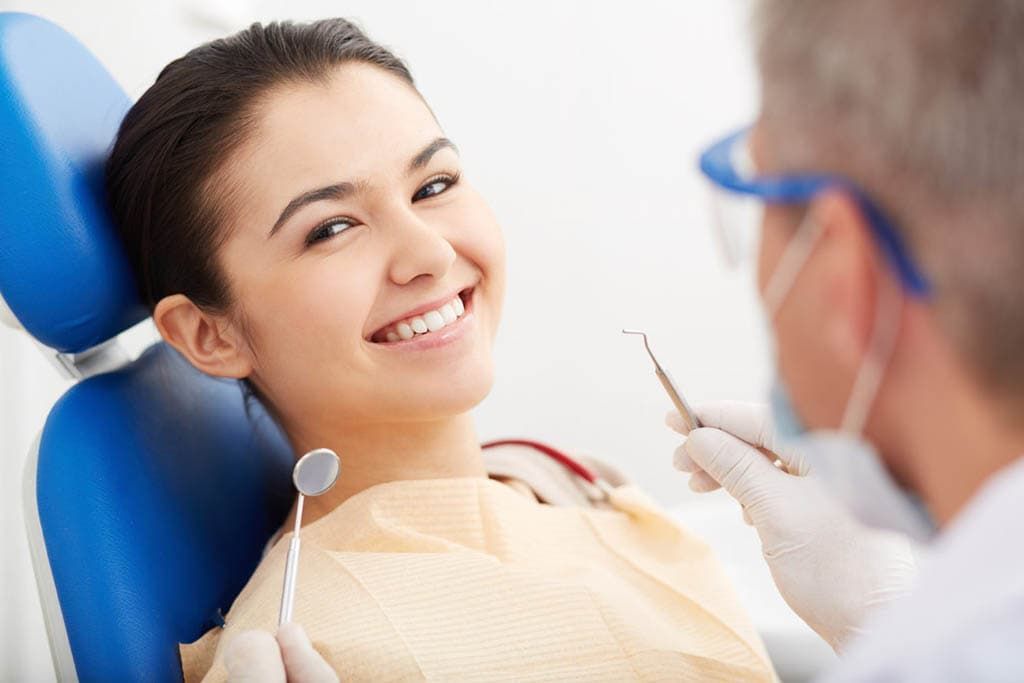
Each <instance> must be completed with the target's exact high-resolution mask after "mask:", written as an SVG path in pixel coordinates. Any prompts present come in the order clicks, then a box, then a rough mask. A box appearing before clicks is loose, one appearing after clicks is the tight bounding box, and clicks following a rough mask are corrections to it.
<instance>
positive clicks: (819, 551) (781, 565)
mask: <svg viewBox="0 0 1024 683" xmlns="http://www.w3.org/2000/svg"><path fill="white" fill-rule="evenodd" d="M697 416H698V418H699V419H700V421H701V423H702V424H703V425H704V427H703V428H700V429H695V430H694V431H692V432H690V434H689V436H688V437H687V439H686V441H685V442H684V443H683V445H682V446H680V447H679V448H678V449H677V450H676V453H675V466H676V468H677V469H680V470H683V471H684V472H690V473H692V474H691V478H690V488H692V489H693V490H695V491H697V492H704V491H711V490H714V489H716V488H718V487H719V486H721V487H722V488H723V489H725V491H726V492H727V493H728V494H729V495H731V496H732V497H733V498H735V499H736V500H737V501H738V502H739V503H740V505H741V506H743V511H744V519H746V521H747V523H749V524H751V525H753V526H754V528H755V529H756V530H757V533H758V536H760V538H761V550H762V553H763V554H764V558H765V560H766V561H767V563H768V568H769V569H770V570H771V573H772V578H773V579H774V580H775V585H776V586H777V587H778V589H779V592H780V593H781V594H782V597H783V598H784V599H785V600H786V602H787V603H788V604H789V606H790V607H791V608H792V609H793V611H794V612H796V613H797V615H799V616H800V618H801V619H803V620H804V621H805V622H807V624H808V625H809V626H810V627H811V628H813V629H814V630H815V631H816V632H817V633H818V634H819V635H820V636H821V637H822V638H824V639H825V640H826V641H827V642H828V643H829V644H830V645H831V646H832V648H833V649H835V650H837V651H838V650H839V649H841V647H842V646H843V645H844V644H845V643H847V642H849V640H850V639H851V638H852V637H853V636H854V635H856V634H858V633H859V632H860V631H861V625H862V624H863V622H864V620H865V617H866V616H867V615H868V613H869V612H871V611H872V610H874V609H876V608H877V607H879V606H880V605H883V604H886V603H889V602H891V601H893V600H895V599H897V598H898V597H900V596H902V595H904V594H905V593H907V592H909V590H910V588H911V587H912V584H913V581H914V579H915V577H916V575H917V562H916V559H915V554H914V548H913V546H912V544H911V542H910V540H909V539H908V538H906V537H904V536H902V535H900V534H896V533H892V532H889V531H883V530H877V529H871V528H869V527H866V526H864V525H863V524H861V523H860V522H858V521H857V520H856V519H855V518H854V517H853V516H852V515H851V514H850V513H849V512H848V511H847V510H846V508H845V507H843V506H842V505H841V504H840V503H839V502H838V501H836V500H834V499H833V498H832V497H831V496H830V495H829V494H828V491H827V490H826V489H825V488H824V487H823V486H822V485H821V484H820V483H819V482H817V481H815V479H814V473H813V468H812V467H811V465H810V464H809V463H808V462H807V461H806V460H805V459H804V458H803V457H801V456H800V455H799V454H793V453H784V452H778V451H777V450H776V449H775V441H774V427H773V425H772V421H771V413H770V411H769V409H768V407H767V406H763V405H757V404H750V403H736V402H720V403H712V404H706V405H703V406H700V407H699V408H698V410H697ZM667 422H668V424H669V426H670V427H672V428H674V429H675V430H676V431H680V432H681V431H682V430H683V426H682V425H683V423H682V419H681V418H680V417H679V415H678V414H677V413H674V412H673V413H670V414H669V416H668V419H667ZM776 458H777V459H778V460H779V461H781V463H782V464H783V465H784V466H785V467H786V469H787V470H788V471H789V474H787V473H786V472H784V471H783V470H782V469H780V468H779V467H777V466H776V465H775V464H773V463H774V461H775V460H776Z"/></svg>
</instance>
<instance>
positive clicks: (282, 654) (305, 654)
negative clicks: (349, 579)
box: [224, 622, 338, 683]
mask: <svg viewBox="0 0 1024 683" xmlns="http://www.w3.org/2000/svg"><path fill="white" fill-rule="evenodd" d="M224 666H225V668H227V670H228V681H230V682H231V683H286V682H287V683H338V675H337V674H336V673H334V670H333V669H332V668H331V666H330V664H328V663H327V662H326V661H325V660H324V658H323V657H321V656H320V653H319V652H317V651H316V650H314V649H313V644H312V643H311V642H309V637H308V636H307V635H306V632H305V631H304V630H303V629H302V627H301V626H299V625H298V624H296V623H295V622H288V623H287V624H284V625H283V626H281V628H279V629H278V630H277V639H276V640H275V638H274V636H272V635H270V633H268V632H267V631H260V630H253V631H243V632H242V633H239V634H238V635H237V636H235V637H234V638H232V640H231V642H230V643H228V645H227V648H226V649H225V650H224Z"/></svg>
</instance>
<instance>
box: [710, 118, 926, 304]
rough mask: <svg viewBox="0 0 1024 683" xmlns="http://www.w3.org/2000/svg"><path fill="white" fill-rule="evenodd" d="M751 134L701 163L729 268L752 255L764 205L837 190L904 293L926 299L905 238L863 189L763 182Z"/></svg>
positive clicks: (816, 178)
mask: <svg viewBox="0 0 1024 683" xmlns="http://www.w3.org/2000/svg"><path fill="white" fill-rule="evenodd" d="M748 133H749V129H748V128H744V129H742V130H740V131H737V132H735V133H733V134H731V135H729V136H728V137H726V138H725V139H723V140H721V141H719V142H716V143H715V144H714V145H712V146H711V147H709V148H708V149H707V150H706V151H705V152H704V153H703V154H702V155H701V157H700V170H701V171H702V172H703V173H704V175H705V176H706V177H707V178H708V179H709V180H710V181H711V184H712V190H713V199H714V209H715V214H716V219H717V227H718V229H719V231H718V236H719V238H720V240H721V243H722V246H723V248H724V250H725V253H726V258H727V259H728V260H729V262H730V263H732V264H736V263H738V262H739V261H741V260H742V258H743V256H744V255H745V253H747V252H749V251H752V249H753V246H754V242H755V241H756V239H757V236H758V235H759V234H760V230H761V217H762V215H763V211H764V204H765V203H770V204H802V203H806V202H808V201H810V200H811V199H812V198H813V197H814V196H815V195H816V194H818V193H819V192H822V191H823V190H826V189H835V188H838V189H841V190H843V191H844V192H846V193H848V194H849V195H850V196H852V197H853V198H854V199H855V200H856V201H857V203H858V205H859V206H860V208H861V210H862V211H863V212H864V216H865V218H866V219H867V220H868V223H869V224H870V226H871V231H872V233H873V234H874V236H875V239H876V242H877V243H878V246H879V247H880V248H881V250H882V253H883V254H885V258H886V259H887V260H888V261H889V263H890V264H891V265H892V267H893V268H894V269H895V271H896V273H897V274H898V275H899V278H900V282H901V283H902V284H903V287H904V289H905V290H906V291H907V292H909V293H910V294H913V295H914V296H918V297H927V296H928V294H929V293H930V292H931V287H930V285H929V283H928V280H927V278H925V276H924V274H922V273H921V271H920V270H919V269H918V268H917V266H916V265H915V264H914V261H913V260H912V259H911V257H910V253H909V251H908V250H907V248H906V245H905V243H904V241H903V238H902V237H901V236H900V234H899V233H898V232H896V230H895V229H894V228H893V227H892V224H891V223H890V222H889V221H888V220H887V219H886V217H885V215H884V214H883V213H882V212H881V211H880V210H879V209H878V207H877V206H875V204H874V203H873V202H871V201H870V200H869V199H868V198H867V196H866V195H865V194H864V193H863V192H862V191H861V190H860V189H859V188H857V187H856V186H855V185H854V184H853V183H851V182H850V181H849V180H847V179H845V178H842V177H840V176H834V175H827V174H815V173H807V174H794V175H773V176H759V175H757V169H756V168H755V166H754V163H753V159H752V157H751V156H750V149H749V146H748Z"/></svg>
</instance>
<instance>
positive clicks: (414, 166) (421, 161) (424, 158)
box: [406, 138, 459, 173]
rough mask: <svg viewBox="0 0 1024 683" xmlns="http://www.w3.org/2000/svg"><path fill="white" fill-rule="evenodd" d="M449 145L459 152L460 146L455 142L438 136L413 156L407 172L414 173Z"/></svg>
mask: <svg viewBox="0 0 1024 683" xmlns="http://www.w3.org/2000/svg"><path fill="white" fill-rule="evenodd" d="M445 147H447V148H448V149H451V150H454V151H455V153H456V154H458V153H459V148H458V147H456V146H455V143H454V142H452V141H451V140H449V139H448V138H437V139H436V140H434V141H432V142H431V143H430V144H429V145H427V146H426V147H424V148H423V149H422V150H421V151H420V153H419V154H417V155H416V156H414V157H413V158H412V161H410V162H409V168H408V170H407V171H406V172H407V173H413V172H414V171H418V170H419V169H421V168H423V167H424V166H426V165H427V164H428V163H430V159H431V158H432V157H433V156H434V155H435V154H437V153H438V152H439V151H441V150H442V149H444V148H445Z"/></svg>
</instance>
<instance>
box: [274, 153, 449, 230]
mask: <svg viewBox="0 0 1024 683" xmlns="http://www.w3.org/2000/svg"><path fill="white" fill-rule="evenodd" d="M446 147H447V148H449V149H452V150H454V151H455V153H456V154H458V152H459V148H458V147H456V146H455V143H454V142H452V141H451V140H449V139H448V138H443V137H442V138H437V139H435V140H433V141H431V142H430V144H428V145H427V146H426V147H424V148H423V149H422V150H420V151H419V152H418V153H417V154H416V156H414V157H413V158H412V161H410V162H409V168H408V170H407V172H408V173H412V172H414V171H416V170H418V169H421V168H423V167H424V166H426V165H427V164H428V163H430V160H431V159H432V158H433V156H434V155H435V154H437V153H438V152H439V151H441V150H442V149H444V148H446ZM359 185H362V183H350V182H342V183H335V184H334V185H328V186H326V187H320V188H317V189H315V190H310V191H309V192H303V193H302V194H300V195H299V196H298V197H296V198H295V199H293V200H291V201H290V202H288V206H286V207H284V211H282V212H281V215H280V216H278V218H277V221H275V222H274V227H272V228H271V229H270V234H268V235H267V239H270V238H271V237H273V236H274V234H275V233H276V232H277V231H278V230H279V229H280V228H281V226H282V225H284V224H285V223H286V222H287V221H288V219H289V218H291V217H292V216H294V215H295V213H296V212H297V211H298V210H299V209H301V208H302V207H304V206H306V205H308V204H313V203H314V202H322V201H325V200H333V201H339V200H342V199H345V198H346V197H348V196H350V195H351V194H353V193H355V192H356V191H358V190H359V189H361V188H360V187H359Z"/></svg>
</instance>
